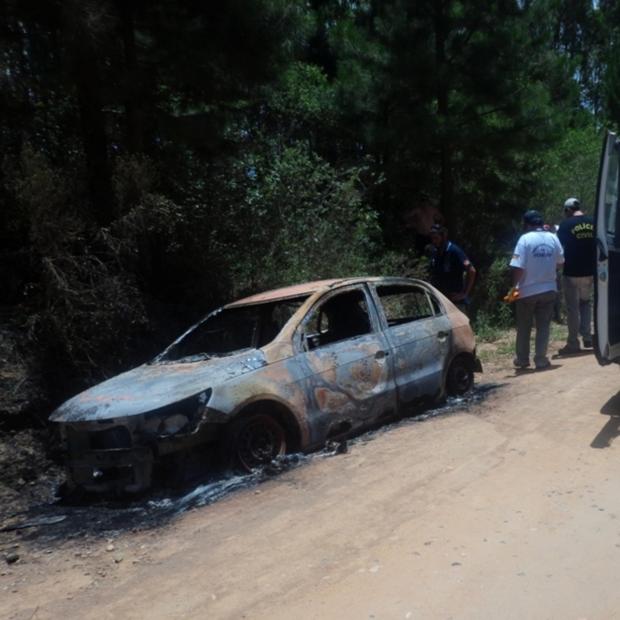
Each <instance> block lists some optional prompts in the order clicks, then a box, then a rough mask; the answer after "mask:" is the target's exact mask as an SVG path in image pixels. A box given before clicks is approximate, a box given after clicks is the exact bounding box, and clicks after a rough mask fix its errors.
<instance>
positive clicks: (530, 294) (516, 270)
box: [510, 210, 564, 370]
mask: <svg viewBox="0 0 620 620" xmlns="http://www.w3.org/2000/svg"><path fill="white" fill-rule="evenodd" d="M543 224H544V222H543V218H542V216H541V215H540V213H538V211H534V210H531V211H527V212H526V213H525V215H524V216H523V226H524V229H525V233H524V234H523V235H521V237H520V239H519V241H518V242H517V245H516V247H515V250H514V253H513V255H512V259H511V261H510V267H511V269H512V284H513V287H514V289H515V290H517V291H518V296H517V299H516V302H515V304H516V314H517V343H516V356H515V359H514V365H515V367H516V368H527V367H528V366H529V365H530V335H531V333H532V324H533V322H534V319H536V349H535V355H534V364H535V366H536V369H537V370H543V369H545V368H548V367H549V366H550V365H551V364H550V362H549V358H548V357H547V347H548V346H549V330H550V325H551V319H552V317H553V306H554V303H555V299H556V297H557V279H556V271H557V269H558V267H559V266H560V265H561V264H562V263H563V262H564V253H563V251H562V246H561V245H560V242H559V241H558V238H557V237H556V236H555V235H554V234H553V233H551V232H548V231H546V230H545V229H544V228H543Z"/></svg>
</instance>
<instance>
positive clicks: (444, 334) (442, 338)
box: [437, 332, 448, 340]
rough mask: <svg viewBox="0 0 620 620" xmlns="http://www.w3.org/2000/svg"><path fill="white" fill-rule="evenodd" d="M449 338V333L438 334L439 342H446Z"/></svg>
mask: <svg viewBox="0 0 620 620" xmlns="http://www.w3.org/2000/svg"><path fill="white" fill-rule="evenodd" d="M447 337H448V332H437V338H438V339H439V340H445V339H446V338H447Z"/></svg>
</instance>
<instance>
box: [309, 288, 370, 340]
mask: <svg viewBox="0 0 620 620" xmlns="http://www.w3.org/2000/svg"><path fill="white" fill-rule="evenodd" d="M371 331H372V325H371V322H370V316H369V314H368V305H367V303H366V297H365V295H364V293H363V291H361V290H353V291H347V292H345V293H340V294H339V295H335V296H334V297H331V298H330V299H328V300H327V301H326V302H325V303H324V304H321V305H320V306H319V307H318V308H316V309H315V310H314V311H313V312H312V314H311V316H310V318H309V320H308V322H307V324H306V328H305V346H306V349H307V350H309V351H311V350H312V349H316V348H318V347H322V346H325V345H328V344H333V343H334V342H340V341H341V340H347V339H351V338H357V337H359V336H363V335H365V334H369V333H370V332H371Z"/></svg>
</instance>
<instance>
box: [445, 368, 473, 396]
mask: <svg viewBox="0 0 620 620" xmlns="http://www.w3.org/2000/svg"><path fill="white" fill-rule="evenodd" d="M450 383H451V385H450V386H449V388H450V392H452V394H453V395H460V394H465V392H467V391H468V390H469V389H470V388H471V384H472V373H471V371H470V370H469V369H468V368H467V367H466V366H464V365H463V364H461V363H457V364H455V365H454V366H453V367H452V371H451V373H450Z"/></svg>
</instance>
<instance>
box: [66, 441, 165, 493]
mask: <svg viewBox="0 0 620 620" xmlns="http://www.w3.org/2000/svg"><path fill="white" fill-rule="evenodd" d="M154 461H155V457H154V454H153V451H152V450H151V449H150V448H139V447H138V448H132V449H116V450H115V449H112V450H93V451H89V452H85V453H84V454H82V455H80V456H78V457H76V458H73V459H70V460H69V462H68V469H69V474H70V478H71V482H72V484H73V485H74V486H75V487H78V488H80V489H82V490H84V491H87V492H88V493H105V494H112V493H139V492H140V491H144V490H146V489H148V488H149V487H150V486H151V481H152V474H153V463H154Z"/></svg>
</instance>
